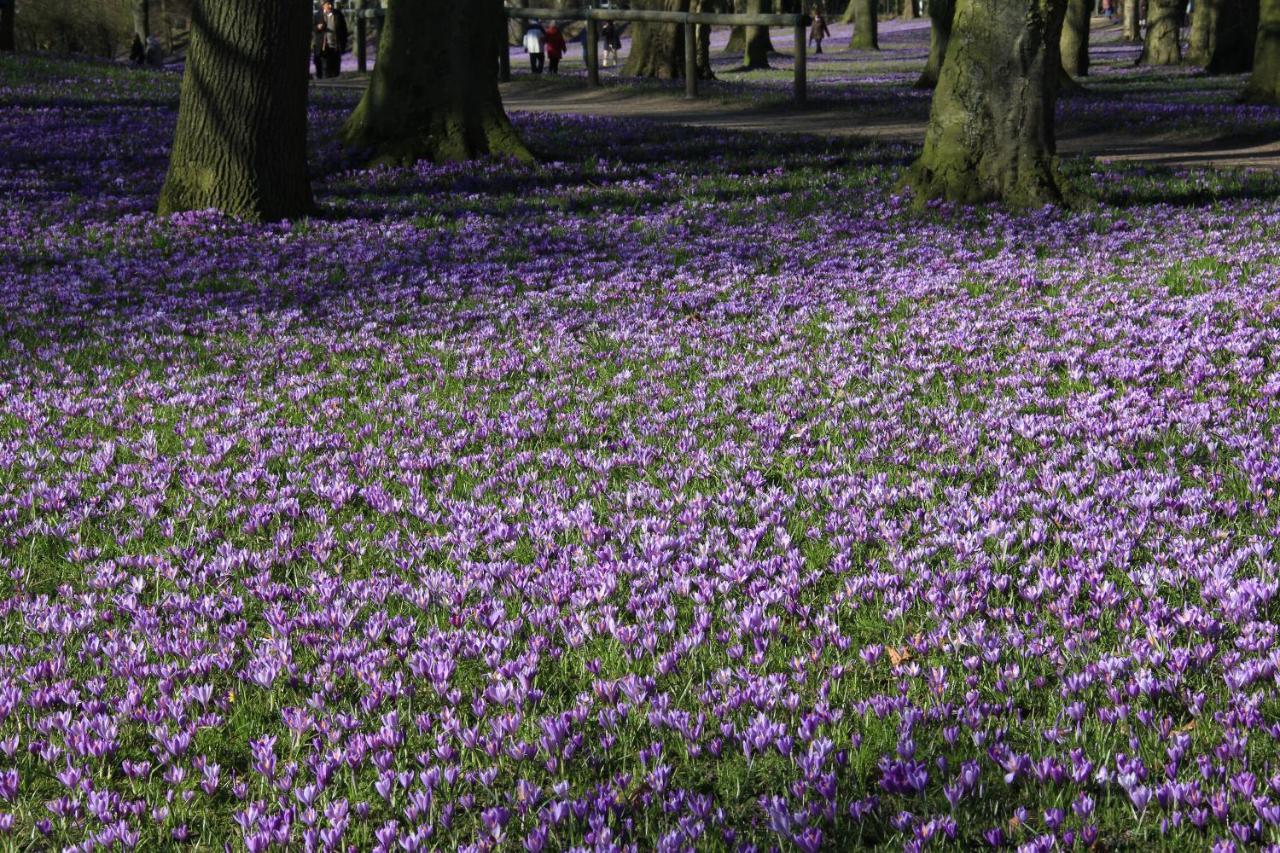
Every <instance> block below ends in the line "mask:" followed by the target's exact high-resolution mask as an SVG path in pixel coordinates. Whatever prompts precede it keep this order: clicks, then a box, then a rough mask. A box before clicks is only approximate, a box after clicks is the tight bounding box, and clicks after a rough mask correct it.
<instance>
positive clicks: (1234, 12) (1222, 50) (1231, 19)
mask: <svg viewBox="0 0 1280 853" xmlns="http://www.w3.org/2000/svg"><path fill="white" fill-rule="evenodd" d="M1257 36H1258V2H1257V0H1199V2H1197V3H1196V7H1195V12H1194V14H1193V15H1192V17H1191V39H1190V44H1189V45H1188V47H1187V61H1188V62H1190V63H1192V64H1193V65H1199V66H1200V67H1201V68H1203V69H1204V70H1205V71H1207V72H1209V73H1210V74H1243V73H1244V72H1246V71H1249V70H1250V69H1252V68H1253V46H1254V42H1255V41H1256V40H1257Z"/></svg>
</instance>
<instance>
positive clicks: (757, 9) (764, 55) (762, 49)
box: [742, 0, 774, 68]
mask: <svg viewBox="0 0 1280 853" xmlns="http://www.w3.org/2000/svg"><path fill="white" fill-rule="evenodd" d="M746 8H747V14H749V15H759V14H762V13H765V12H767V11H771V10H769V9H766V8H765V0H747V4H746ZM742 38H743V41H744V49H743V52H742V64H743V65H744V66H745V67H747V68H768V67H769V54H771V53H773V52H774V49H773V39H771V38H770V37H769V28H768V27H744V28H743V34H742Z"/></svg>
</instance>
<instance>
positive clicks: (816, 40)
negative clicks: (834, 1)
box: [809, 9, 831, 54]
mask: <svg viewBox="0 0 1280 853" xmlns="http://www.w3.org/2000/svg"><path fill="white" fill-rule="evenodd" d="M829 35H831V28H830V27H828V26H827V19H826V18H824V17H822V12H820V11H818V10H817V9H814V10H813V26H812V27H811V28H810V29H809V41H811V42H813V44H814V45H815V47H814V51H813V52H814V53H815V54H818V53H822V40H823V39H824V38H826V37H827V36H829Z"/></svg>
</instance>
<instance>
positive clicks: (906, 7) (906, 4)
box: [902, 0, 920, 19]
mask: <svg viewBox="0 0 1280 853" xmlns="http://www.w3.org/2000/svg"><path fill="white" fill-rule="evenodd" d="M902 17H903V18H911V19H915V18H918V17H920V7H919V6H917V5H916V0H902Z"/></svg>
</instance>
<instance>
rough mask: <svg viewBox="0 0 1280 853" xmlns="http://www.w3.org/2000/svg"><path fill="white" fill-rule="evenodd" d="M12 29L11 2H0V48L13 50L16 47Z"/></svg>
mask: <svg viewBox="0 0 1280 853" xmlns="http://www.w3.org/2000/svg"><path fill="white" fill-rule="evenodd" d="M14 29H15V28H14V20H13V3H7V4H5V3H0V50H3V51H5V52H7V53H11V52H13V50H14V48H15V47H16V39H15V38H14Z"/></svg>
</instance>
